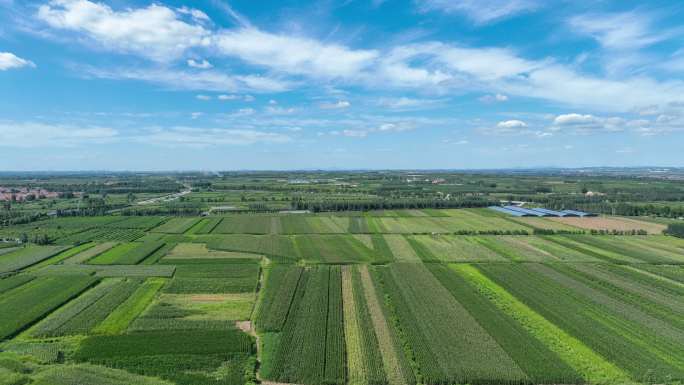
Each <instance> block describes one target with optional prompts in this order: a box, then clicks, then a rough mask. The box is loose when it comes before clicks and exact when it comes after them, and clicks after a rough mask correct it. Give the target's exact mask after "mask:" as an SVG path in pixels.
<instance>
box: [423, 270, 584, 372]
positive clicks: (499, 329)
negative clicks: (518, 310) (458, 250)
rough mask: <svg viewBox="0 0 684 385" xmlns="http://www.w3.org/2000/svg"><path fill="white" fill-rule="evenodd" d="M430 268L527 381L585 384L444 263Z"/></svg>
mask: <svg viewBox="0 0 684 385" xmlns="http://www.w3.org/2000/svg"><path fill="white" fill-rule="evenodd" d="M428 268H429V270H430V271H431V272H432V274H433V275H434V276H435V277H436V278H437V279H438V280H439V281H440V283H441V284H442V285H443V286H444V287H445V288H446V289H447V290H449V292H451V294H452V295H453V296H454V298H455V299H456V300H457V301H458V302H459V303H461V304H462V305H463V307H464V308H465V309H466V310H467V311H468V313H470V314H471V315H472V316H473V317H475V319H476V320H477V322H478V323H479V324H480V325H481V326H482V327H483V328H484V329H485V330H486V331H487V333H489V335H491V336H492V338H494V340H496V342H497V344H499V346H501V347H502V348H503V349H504V350H505V351H506V353H507V354H508V355H509V356H510V357H511V358H512V359H513V360H514V361H515V363H516V364H517V365H518V366H519V367H520V368H521V369H522V370H523V372H525V374H526V375H527V381H529V382H530V383H535V384H577V383H582V382H583V378H582V377H581V375H579V374H578V373H577V372H576V371H575V370H574V369H572V368H571V367H570V366H569V365H568V364H567V363H565V362H564V361H563V360H562V359H561V358H560V357H559V356H558V355H556V354H555V353H554V352H552V351H551V350H550V349H549V348H548V347H546V346H545V345H544V344H543V343H541V341H539V340H537V339H536V338H535V337H534V336H532V335H531V334H530V333H529V332H528V331H526V330H525V329H524V328H523V326H522V325H520V324H519V323H518V322H516V321H515V320H514V319H513V318H512V317H510V316H509V315H507V314H505V313H504V312H502V311H501V310H499V309H498V308H497V307H496V306H495V305H494V304H493V303H492V302H490V301H488V300H487V298H486V297H485V296H483V295H482V294H481V293H479V292H478V291H477V289H476V288H475V287H473V286H471V285H469V284H468V282H467V281H466V280H465V279H463V278H462V277H460V276H458V275H457V274H455V273H454V272H453V271H452V270H450V269H449V268H448V267H446V266H444V265H442V264H430V265H429V266H428Z"/></svg>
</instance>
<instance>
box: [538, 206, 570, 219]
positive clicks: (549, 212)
mask: <svg viewBox="0 0 684 385" xmlns="http://www.w3.org/2000/svg"><path fill="white" fill-rule="evenodd" d="M532 211H537V212H540V213H542V214H546V215H549V216H552V217H565V216H569V215H572V214H568V213H564V212H562V211H556V210H549V209H545V208H543V207H536V208H533V209H532Z"/></svg>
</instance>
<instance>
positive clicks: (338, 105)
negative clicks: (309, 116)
mask: <svg viewBox="0 0 684 385" xmlns="http://www.w3.org/2000/svg"><path fill="white" fill-rule="evenodd" d="M318 107H320V108H321V109H323V110H342V109H345V108H349V107H351V103H349V101H347V100H338V101H336V102H326V103H321V104H319V105H318Z"/></svg>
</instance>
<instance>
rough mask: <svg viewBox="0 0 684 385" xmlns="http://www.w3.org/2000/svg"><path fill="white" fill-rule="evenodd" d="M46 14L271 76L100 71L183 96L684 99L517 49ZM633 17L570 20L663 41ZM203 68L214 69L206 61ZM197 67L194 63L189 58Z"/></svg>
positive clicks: (620, 39)
mask: <svg viewBox="0 0 684 385" xmlns="http://www.w3.org/2000/svg"><path fill="white" fill-rule="evenodd" d="M421 4H423V9H425V10H430V9H433V8H434V9H438V7H441V8H440V9H444V10H447V11H449V10H452V11H456V12H475V11H473V9H475V8H476V5H477V7H479V8H478V9H479V11H477V12H480V11H481V12H482V15H480V16H473V17H475V18H476V19H477V20H482V21H490V20H497V19H499V18H503V17H507V16H508V15H513V14H516V13H518V12H522V11H526V10H531V9H534V8H535V7H536V6H538V5H539V3H537V2H536V1H525V0H490V1H486V2H480V1H477V2H475V1H459V2H452V1H449V2H447V1H440V0H425V1H423V2H422V3H421ZM473 15H475V13H473ZM486 15H489V16H486ZM630 15H631V14H630ZM189 16H190V17H189ZM196 16H197V15H196ZM38 17H39V18H40V19H41V20H43V21H44V22H46V23H47V24H48V25H49V26H51V27H53V28H56V29H63V30H69V31H74V32H77V33H80V34H81V35H83V36H85V38H86V39H85V40H87V41H91V42H95V43H98V44H99V46H101V47H104V48H109V49H113V50H115V51H121V52H128V53H133V54H137V55H140V56H143V57H147V58H150V59H152V60H157V61H173V60H176V59H178V58H180V57H182V55H184V54H187V53H188V51H193V52H194V51H202V53H203V54H206V55H211V56H212V57H229V58H233V59H239V60H241V61H242V62H243V63H246V64H247V65H249V66H248V67H247V68H248V69H250V70H252V71H253V72H261V71H262V70H263V72H264V73H266V74H268V75H267V76H259V75H254V74H248V75H245V74H240V75H237V74H230V73H226V72H225V71H218V70H216V69H212V70H208V69H207V70H205V71H188V72H183V71H178V70H173V69H171V68H173V67H169V66H163V67H162V66H160V67H159V68H153V69H141V68H139V67H137V68H131V69H125V70H111V69H110V70H106V69H105V70H102V69H97V70H94V71H90V73H91V74H92V73H100V74H104V76H103V77H107V76H109V77H111V78H115V77H118V78H121V79H137V80H146V81H150V82H154V83H159V84H162V85H164V86H166V87H169V88H177V89H192V90H204V91H217V92H244V91H247V92H280V91H285V90H289V89H292V88H295V87H298V86H303V85H306V84H308V83H309V82H311V81H317V82H319V83H320V84H323V85H330V84H331V83H332V82H334V84H344V85H353V86H362V87H367V88H372V89H383V90H397V89H406V88H408V89H410V90H421V91H428V92H432V93H434V94H439V95H444V94H449V93H455V92H463V91H475V92H481V93H487V94H490V95H491V97H487V96H485V97H484V100H483V101H485V102H487V101H489V100H491V101H505V99H506V98H508V97H509V96H524V97H532V98H537V99H542V100H547V101H550V102H557V103H561V104H564V105H569V106H573V107H580V108H585V107H591V108H593V109H604V110H610V111H621V112H622V111H630V110H633V109H636V108H639V107H643V106H647V105H663V104H666V103H669V102H673V101H681V100H682V96H681V95H684V82H682V81H681V80H677V79H674V78H670V79H667V78H653V77H648V76H645V75H641V76H625V77H621V78H616V77H605V76H602V75H600V74H595V75H589V74H587V73H584V72H582V71H579V70H578V69H577V67H576V63H570V64H564V63H561V62H558V61H556V60H553V59H550V58H548V59H535V60H532V59H526V58H524V57H523V56H521V55H520V54H518V53H517V52H515V51H514V50H512V49H509V48H499V47H468V46H464V45H461V44H458V43H453V44H447V43H443V42H438V41H431V42H421V43H414V44H400V45H393V46H392V45H390V46H388V47H387V48H382V49H355V48H353V47H349V46H346V45H343V44H339V43H334V42H327V41H321V40H317V39H314V38H310V37H305V36H299V35H297V36H295V35H292V34H286V33H273V32H267V31H263V30H261V29H258V28H257V27H254V26H252V25H251V24H249V23H248V22H240V23H237V24H238V26H237V27H236V28H233V29H222V30H220V29H215V28H214V29H212V27H211V26H207V25H209V24H208V23H200V22H199V21H197V19H198V17H192V13H190V15H188V14H187V12H185V11H179V10H178V9H172V8H168V7H164V6H163V5H158V4H153V5H150V6H148V7H142V8H126V9H124V10H113V9H112V8H110V7H109V6H107V5H104V4H101V3H95V2H91V1H88V0H52V1H50V2H49V3H47V4H46V5H43V6H41V7H39V11H38ZM630 17H631V16H630ZM199 18H200V19H201V16H199ZM598 19H600V18H598ZM630 20H631V19H629V18H627V16H622V19H620V18H618V19H617V22H616V21H615V20H612V19H611V20H609V22H610V23H609V22H606V23H604V24H601V23H600V20H599V21H598V22H594V21H596V20H593V19H589V18H588V17H587V16H584V17H583V18H582V17H578V18H576V19H573V20H572V21H570V23H571V24H572V25H574V26H575V27H576V29H577V30H578V31H580V33H586V34H590V36H595V37H596V38H597V39H600V40H601V41H603V42H604V44H606V46H611V47H620V46H622V45H623V44H625V43H626V42H627V41H630V40H632V39H633V40H635V41H636V42H637V44H642V45H647V44H652V43H653V42H656V41H661V40H662V39H663V38H662V37H661V36H657V37H654V36H653V35H652V34H650V33H648V24H646V26H643V24H642V26H636V27H635V26H630V23H627V22H625V23H624V24H625V26H623V27H621V28H623V29H622V30H618V29H616V28H614V27H613V25H615V24H619V23H618V22H619V21H630ZM630 28H632V29H630ZM582 31H584V32H582ZM644 31H646V32H644ZM194 63H195V64H197V65H199V66H200V67H202V66H205V65H204V61H201V62H200V61H195V62H194ZM207 63H208V62H207ZM493 63H495V65H494V64H493ZM208 64H210V63H208ZM188 65H190V66H192V64H190V62H189V61H188ZM250 66H251V67H250ZM193 68H195V67H193ZM115 75H116V76H115ZM400 102H401V101H400ZM404 102H405V103H409V102H410V101H409V100H408V99H407V100H405V101H404ZM405 107H407V106H405ZM407 108H408V107H407Z"/></svg>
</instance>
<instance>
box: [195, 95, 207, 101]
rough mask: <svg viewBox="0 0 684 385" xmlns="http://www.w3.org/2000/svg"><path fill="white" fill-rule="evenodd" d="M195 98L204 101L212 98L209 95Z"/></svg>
mask: <svg viewBox="0 0 684 385" xmlns="http://www.w3.org/2000/svg"><path fill="white" fill-rule="evenodd" d="M195 98H197V100H204V101H207V100H211V96H209V95H197V96H195Z"/></svg>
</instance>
